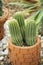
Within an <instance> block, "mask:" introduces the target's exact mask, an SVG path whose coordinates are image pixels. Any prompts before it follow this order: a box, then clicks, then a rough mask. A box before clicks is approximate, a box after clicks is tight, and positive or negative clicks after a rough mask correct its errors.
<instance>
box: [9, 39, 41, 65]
mask: <svg viewBox="0 0 43 65" xmlns="http://www.w3.org/2000/svg"><path fill="white" fill-rule="evenodd" d="M40 48H41V45H40V39H39V38H38V41H37V43H36V44H35V45H33V46H30V47H19V46H15V45H13V44H12V41H11V39H10V40H9V42H8V50H9V57H10V60H11V63H12V65H38V62H39V60H40Z"/></svg>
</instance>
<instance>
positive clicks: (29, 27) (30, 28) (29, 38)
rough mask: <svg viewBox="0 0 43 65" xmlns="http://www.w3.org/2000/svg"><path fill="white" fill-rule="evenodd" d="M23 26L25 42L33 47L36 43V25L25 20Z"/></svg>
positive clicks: (31, 21)
mask: <svg viewBox="0 0 43 65" xmlns="http://www.w3.org/2000/svg"><path fill="white" fill-rule="evenodd" d="M26 22H27V23H26V26H25V38H26V39H25V40H26V43H27V45H29V46H30V45H33V44H35V42H36V23H35V21H34V20H27V21H26Z"/></svg>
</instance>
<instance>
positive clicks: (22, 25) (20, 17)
mask: <svg viewBox="0 0 43 65" xmlns="http://www.w3.org/2000/svg"><path fill="white" fill-rule="evenodd" d="M13 17H14V18H15V19H16V20H17V21H18V24H19V26H20V31H21V34H22V38H23V40H24V41H25V22H24V17H23V15H22V13H21V12H17V13H16V14H14V16H13Z"/></svg>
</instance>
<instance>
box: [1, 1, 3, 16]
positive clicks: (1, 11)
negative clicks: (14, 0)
mask: <svg viewBox="0 0 43 65" xmlns="http://www.w3.org/2000/svg"><path fill="white" fill-rule="evenodd" d="M2 14H3V10H2V0H0V16H2Z"/></svg>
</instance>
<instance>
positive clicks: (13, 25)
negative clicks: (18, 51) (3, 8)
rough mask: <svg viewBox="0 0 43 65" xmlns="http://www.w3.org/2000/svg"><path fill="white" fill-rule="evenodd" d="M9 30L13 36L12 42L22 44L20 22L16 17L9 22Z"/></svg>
mask: <svg viewBox="0 0 43 65" xmlns="http://www.w3.org/2000/svg"><path fill="white" fill-rule="evenodd" d="M9 30H10V34H11V38H12V42H13V44H15V45H18V46H22V45H23V41H22V36H21V32H20V27H19V24H18V22H17V21H16V20H15V19H14V20H11V21H10V22H9Z"/></svg>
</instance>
